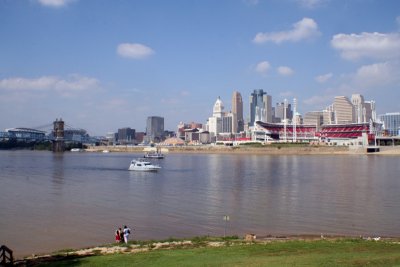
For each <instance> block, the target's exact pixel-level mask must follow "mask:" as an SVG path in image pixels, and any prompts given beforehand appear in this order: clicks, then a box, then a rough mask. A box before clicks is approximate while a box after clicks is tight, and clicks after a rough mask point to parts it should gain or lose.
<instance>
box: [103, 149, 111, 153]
mask: <svg viewBox="0 0 400 267" xmlns="http://www.w3.org/2000/svg"><path fill="white" fill-rule="evenodd" d="M102 152H103V153H110V150H103V151H102Z"/></svg>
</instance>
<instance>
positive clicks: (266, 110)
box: [249, 89, 272, 126]
mask: <svg viewBox="0 0 400 267" xmlns="http://www.w3.org/2000/svg"><path fill="white" fill-rule="evenodd" d="M256 121H262V122H272V97H271V96H270V95H268V94H267V92H264V91H263V90H262V89H258V90H254V92H253V93H251V95H250V121H249V126H254V123H255V122H256Z"/></svg>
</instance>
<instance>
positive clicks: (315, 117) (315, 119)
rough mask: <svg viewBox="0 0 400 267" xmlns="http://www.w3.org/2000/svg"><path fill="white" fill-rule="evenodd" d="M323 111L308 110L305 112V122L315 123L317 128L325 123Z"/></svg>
mask: <svg viewBox="0 0 400 267" xmlns="http://www.w3.org/2000/svg"><path fill="white" fill-rule="evenodd" d="M323 116H324V115H323V111H308V112H306V114H304V119H303V124H305V125H315V126H316V127H317V128H318V127H319V126H321V125H322V123H323V118H324V117H323Z"/></svg>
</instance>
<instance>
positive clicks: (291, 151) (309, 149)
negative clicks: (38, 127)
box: [87, 145, 364, 155]
mask: <svg viewBox="0 0 400 267" xmlns="http://www.w3.org/2000/svg"><path fill="white" fill-rule="evenodd" d="M148 149H149V148H148V147H141V146H98V147H90V148H88V149H87V151H91V152H102V151H104V150H108V151H110V152H128V153H144V152H145V151H146V150H147V151H148ZM154 149H155V148H154ZM363 151H364V150H362V151H358V152H357V151H356V152H355V151H351V150H349V148H348V147H346V146H341V147H338V146H285V145H267V146H260V147H249V146H234V147H230V146H212V145H206V146H180V147H165V148H162V152H163V153H209V154H252V155H262V154H265V155H313V154H315V155H331V154H354V153H363Z"/></svg>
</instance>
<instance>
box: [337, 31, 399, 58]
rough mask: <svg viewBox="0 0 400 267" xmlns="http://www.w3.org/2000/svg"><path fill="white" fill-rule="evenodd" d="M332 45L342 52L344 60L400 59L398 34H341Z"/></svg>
mask: <svg viewBox="0 0 400 267" xmlns="http://www.w3.org/2000/svg"><path fill="white" fill-rule="evenodd" d="M331 45H332V47H333V48H335V49H337V50H339V51H340V54H341V56H342V57H343V58H344V59H348V60H356V59H360V58H372V59H391V58H398V57H400V34H398V33H378V32H374V33H368V32H363V33H361V34H343V33H340V34H336V35H335V36H333V38H332V40H331Z"/></svg>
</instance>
